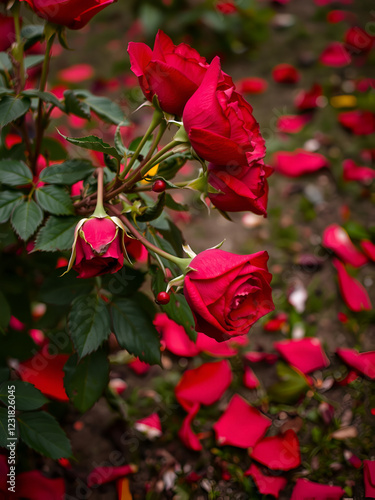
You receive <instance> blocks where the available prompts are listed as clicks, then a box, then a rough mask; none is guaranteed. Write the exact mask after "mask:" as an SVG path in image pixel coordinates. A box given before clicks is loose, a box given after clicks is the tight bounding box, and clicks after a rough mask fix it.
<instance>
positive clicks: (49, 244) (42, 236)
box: [34, 215, 79, 252]
mask: <svg viewBox="0 0 375 500" xmlns="http://www.w3.org/2000/svg"><path fill="white" fill-rule="evenodd" d="M78 222H79V218H78V217H54V216H53V215H51V217H49V218H48V220H47V222H46V224H45V226H43V227H42V229H41V230H40V231H39V233H38V235H37V237H36V243H35V248H34V250H41V251H43V252H56V251H57V250H61V251H62V250H70V249H71V248H72V245H73V240H74V229H75V227H76V225H77V223H78Z"/></svg>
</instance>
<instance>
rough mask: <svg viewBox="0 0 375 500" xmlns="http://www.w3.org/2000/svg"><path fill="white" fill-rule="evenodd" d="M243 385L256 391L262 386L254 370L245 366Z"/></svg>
mask: <svg viewBox="0 0 375 500" xmlns="http://www.w3.org/2000/svg"><path fill="white" fill-rule="evenodd" d="M243 385H244V386H245V387H247V388H248V389H256V388H257V387H259V386H260V382H259V380H258V377H257V376H256V375H255V373H254V372H253V370H252V369H251V368H250V367H249V366H245V372H244V375H243Z"/></svg>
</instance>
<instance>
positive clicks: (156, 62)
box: [128, 30, 208, 115]
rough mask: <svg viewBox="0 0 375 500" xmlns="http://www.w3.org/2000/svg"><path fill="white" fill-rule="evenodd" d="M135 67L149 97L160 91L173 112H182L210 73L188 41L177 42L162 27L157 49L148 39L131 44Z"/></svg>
mask: <svg viewBox="0 0 375 500" xmlns="http://www.w3.org/2000/svg"><path fill="white" fill-rule="evenodd" d="M128 53H129V57H130V63H131V70H132V71H133V73H134V74H135V75H136V76H137V77H138V80H139V84H140V86H141V89H142V92H143V93H144V95H145V97H146V99H148V100H149V101H152V98H153V96H154V95H157V97H158V100H159V103H160V106H161V108H162V109H163V110H164V111H166V112H167V113H170V114H172V115H182V112H183V109H184V106H185V104H186V102H187V101H188V100H189V99H190V97H191V96H192V95H193V94H194V92H195V91H196V90H197V88H198V86H199V85H200V83H201V82H202V80H203V77H204V75H205V74H206V71H207V68H208V64H207V61H206V59H205V58H204V57H202V56H200V55H199V54H198V52H197V51H196V50H194V49H193V48H191V47H190V46H189V45H186V44H185V43H181V44H180V45H177V46H176V45H174V44H173V42H172V40H171V39H170V38H169V37H168V36H167V35H166V34H165V33H163V32H162V31H161V30H159V31H158V33H157V35H156V38H155V44H154V50H151V49H150V47H148V45H146V44H144V43H135V42H130V43H129V46H128Z"/></svg>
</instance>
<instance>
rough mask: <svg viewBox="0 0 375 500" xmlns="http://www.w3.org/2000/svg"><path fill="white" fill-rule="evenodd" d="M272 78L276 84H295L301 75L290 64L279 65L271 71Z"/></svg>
mask: <svg viewBox="0 0 375 500" xmlns="http://www.w3.org/2000/svg"><path fill="white" fill-rule="evenodd" d="M272 77H273V79H274V80H275V82H277V83H297V82H298V81H299V80H300V78H301V75H300V74H299V72H298V71H297V69H296V68H295V67H294V66H292V65H291V64H286V63H281V64H278V65H276V66H275V67H274V68H273V69H272Z"/></svg>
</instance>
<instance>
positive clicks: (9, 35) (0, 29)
mask: <svg viewBox="0 0 375 500" xmlns="http://www.w3.org/2000/svg"><path fill="white" fill-rule="evenodd" d="M0 33H1V35H0V52H5V51H6V50H7V49H9V47H10V46H11V45H12V43H13V42H14V41H15V39H16V35H15V32H14V20H13V17H8V16H3V15H2V14H0Z"/></svg>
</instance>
